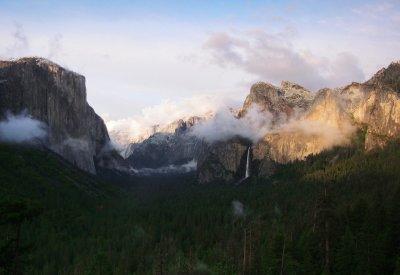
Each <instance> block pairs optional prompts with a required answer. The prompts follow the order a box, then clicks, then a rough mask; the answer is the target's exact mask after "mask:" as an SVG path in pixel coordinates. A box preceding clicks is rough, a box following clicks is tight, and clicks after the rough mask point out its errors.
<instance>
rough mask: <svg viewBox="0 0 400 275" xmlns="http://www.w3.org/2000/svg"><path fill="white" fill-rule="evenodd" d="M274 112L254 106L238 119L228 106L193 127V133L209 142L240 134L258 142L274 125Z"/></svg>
mask: <svg viewBox="0 0 400 275" xmlns="http://www.w3.org/2000/svg"><path fill="white" fill-rule="evenodd" d="M272 118H273V117H272V114H271V113H269V112H265V111H264V112H262V111H261V109H260V107H259V106H257V105H255V106H252V107H251V108H250V109H249V110H248V112H246V115H245V116H244V117H242V118H240V119H238V118H237V117H236V116H235V115H234V114H233V113H232V112H231V111H230V110H229V109H228V108H223V109H220V110H219V111H218V112H217V113H216V114H215V116H214V117H213V118H212V119H210V120H207V121H204V122H203V123H200V124H197V125H195V126H194V127H193V129H192V131H191V134H192V135H194V136H196V137H198V138H201V139H204V140H206V141H207V142H209V143H213V142H216V141H226V140H229V139H231V138H233V137H235V136H240V137H243V138H247V139H249V140H251V141H252V142H253V143H256V142H257V141H258V140H260V139H261V138H262V137H263V136H265V135H266V134H267V133H268V132H269V131H270V130H271V126H272Z"/></svg>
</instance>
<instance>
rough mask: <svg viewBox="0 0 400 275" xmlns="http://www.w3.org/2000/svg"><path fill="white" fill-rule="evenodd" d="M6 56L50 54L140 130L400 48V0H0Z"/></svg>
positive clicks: (397, 54)
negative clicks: (264, 85)
mask: <svg viewBox="0 0 400 275" xmlns="http://www.w3.org/2000/svg"><path fill="white" fill-rule="evenodd" d="M0 26H1V27H0V37H1V39H0V58H2V59H10V58H18V57H22V56H42V57H46V58H48V59H50V60H52V61H54V62H56V63H58V64H60V65H62V66H65V67H67V68H69V69H71V70H73V71H76V72H78V73H80V74H83V75H84V76H85V77H86V85H87V94H88V101H89V103H90V104H91V105H92V106H93V107H94V109H95V110H96V112H97V113H98V114H100V115H101V116H102V117H103V118H104V119H105V120H106V122H107V125H108V127H109V128H110V127H114V126H116V125H118V127H123V128H129V129H130V130H129V131H136V132H140V131H142V130H141V128H143V127H142V126H143V125H145V126H146V125H147V126H148V125H150V124H154V123H161V124H162V123H167V122H169V121H171V120H174V119H177V118H179V117H180V116H186V115H190V114H195V115H198V114H201V113H202V112H203V113H204V112H205V111H207V110H209V109H210V110H215V109H217V108H219V107H220V106H221V105H226V104H228V105H232V106H239V105H240V104H241V103H242V102H243V100H244V98H245V96H246V95H247V94H248V92H249V89H250V87H251V84H252V83H254V82H257V81H267V82H270V83H273V84H276V85H279V84H280V82H281V81H282V80H289V81H293V82H296V83H298V84H300V85H303V86H304V87H306V88H308V89H310V90H312V91H317V90H318V89H320V88H324V87H337V86H343V85H345V84H347V83H349V82H352V81H364V80H366V79H368V78H369V77H371V75H372V74H373V73H374V72H376V71H377V70H379V69H380V68H382V67H384V66H387V65H388V64H390V62H392V61H394V60H399V59H400V0H388V1H342V0H336V1H316V0H304V1H251V0H243V1H238V0H231V1H217V0H215V1H207V0H197V1H196V0H185V1H183V0H182V1H172V0H171V1H161V0H160V1H128V0H125V1H124V0H115V1H103V0H97V1H94V0H93V1H85V0H80V1H75V0H70V1H52V0H30V1H28V0H25V1H24V0H10V1H5V0H0Z"/></svg>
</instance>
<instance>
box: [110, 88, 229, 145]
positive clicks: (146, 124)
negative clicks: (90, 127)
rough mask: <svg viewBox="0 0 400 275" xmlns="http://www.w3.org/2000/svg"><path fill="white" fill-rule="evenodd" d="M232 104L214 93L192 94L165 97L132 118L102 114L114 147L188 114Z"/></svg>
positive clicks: (188, 115) (194, 114)
mask: <svg viewBox="0 0 400 275" xmlns="http://www.w3.org/2000/svg"><path fill="white" fill-rule="evenodd" d="M226 105H230V106H232V105H233V106H234V105H235V102H231V101H229V100H227V99H225V98H221V97H216V96H194V97H191V98H184V99H181V100H177V101H171V100H167V101H164V102H162V103H161V104H158V105H155V106H152V107H148V108H144V109H143V110H142V111H141V114H139V115H136V116H134V117H130V118H125V119H119V120H111V119H108V118H107V116H104V118H105V123H106V125H107V128H108V131H109V133H110V137H111V139H112V141H113V143H114V144H115V146H116V147H121V146H122V147H123V146H124V145H127V144H129V143H132V142H140V141H142V140H144V139H146V138H148V137H149V136H150V135H152V134H154V132H155V130H157V129H159V128H163V127H164V126H167V125H168V124H170V123H172V122H174V121H176V120H178V119H186V118H188V117H191V116H204V115H207V114H212V113H214V112H216V110H218V109H219V108H221V106H226Z"/></svg>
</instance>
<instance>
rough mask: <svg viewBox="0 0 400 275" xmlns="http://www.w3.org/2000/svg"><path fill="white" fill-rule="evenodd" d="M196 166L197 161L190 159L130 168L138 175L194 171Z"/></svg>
mask: <svg viewBox="0 0 400 275" xmlns="http://www.w3.org/2000/svg"><path fill="white" fill-rule="evenodd" d="M196 168H197V162H196V161H195V160H191V161H189V162H188V163H185V164H182V165H168V166H163V167H159V168H141V169H132V170H133V172H134V173H135V174H137V175H139V176H151V175H160V174H184V173H189V172H192V171H195V170H196Z"/></svg>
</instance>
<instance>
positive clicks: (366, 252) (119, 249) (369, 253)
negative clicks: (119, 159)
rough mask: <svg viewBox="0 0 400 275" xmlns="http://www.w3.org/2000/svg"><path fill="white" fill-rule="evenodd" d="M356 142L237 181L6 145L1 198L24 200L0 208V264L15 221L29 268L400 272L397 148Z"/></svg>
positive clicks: (1, 155)
mask: <svg viewBox="0 0 400 275" xmlns="http://www.w3.org/2000/svg"><path fill="white" fill-rule="evenodd" d="M359 140H360V141H359V145H358V146H355V147H352V148H334V149H332V150H330V151H327V152H323V153H321V154H319V155H317V156H310V157H309V158H307V159H306V160H305V161H296V162H293V163H290V164H287V165H282V166H281V167H279V168H278V171H277V173H276V174H275V175H274V176H273V177H271V178H269V179H263V178H252V179H251V180H250V181H249V182H248V183H247V184H245V185H241V186H227V185H218V184H213V185H198V184H197V183H196V181H195V180H194V178H193V177H191V176H179V177H175V178H172V177H169V178H166V177H163V178H143V179H126V180H124V184H123V185H121V184H117V183H112V182H103V181H102V180H99V179H98V178H96V177H93V176H89V175H87V174H85V173H83V172H81V171H78V170H77V169H75V168H73V167H72V166H70V165H68V164H67V163H65V162H63V161H62V160H61V159H59V158H57V157H56V156H55V155H53V154H51V153H49V152H45V151H39V150H36V149H31V148H22V147H14V146H7V145H0V196H1V197H2V198H4V199H5V200H7V201H8V202H10V201H11V202H24V203H22V204H20V205H19V206H18V203H16V204H14V206H13V207H14V208H13V207H11V208H10V204H8V206H2V207H0V209H1V211H0V217H1V222H2V224H3V225H1V229H4V230H1V232H8V233H7V234H8V235H7V234H6V235H5V238H3V239H2V241H3V242H2V244H3V245H2V246H1V250H0V255H1V263H6V262H7V261H12V257H11V258H10V257H9V258H7V255H10V253H9V252H7V251H9V250H10V247H11V246H12V245H11V244H10V243H9V242H7V240H9V239H10V238H8V239H7V236H11V235H12V234H13V232H14V231H13V228H14V227H15V223H14V221H17V223H20V224H21V247H23V246H29V247H30V249H27V250H21V254H20V257H21V266H22V265H23V271H24V272H25V273H27V274H243V273H244V274H323V273H334V274H391V273H394V272H397V273H398V272H399V270H400V268H399V266H400V264H399V262H400V261H399V259H400V251H399V248H400V182H399V181H400V169H398V166H399V164H400V146H399V145H398V143H393V144H389V145H388V146H387V147H386V148H384V149H383V150H376V151H373V152H368V153H365V152H364V151H363V150H361V149H360V148H361V146H362V143H363V138H362V133H360V137H359ZM119 182H121V181H119ZM234 201H240V202H241V203H243V205H244V209H243V212H242V213H241V212H239V213H238V212H235V211H233V206H232V203H233V202H234ZM31 202H35V203H33V204H32V203H31ZM29 205H32V206H33V205H35V206H34V207H33V209H40V215H38V216H37V215H33V216H32V218H25V217H30V213H38V212H35V211H33V212H30V210H28V209H29V207H28V206H29ZM16 206H18V207H16ZM25 207H28V208H25ZM2 213H3V214H2ZM2 266H5V265H2ZM4 270H6V269H5V268H3V271H4ZM21 270H22V268H21Z"/></svg>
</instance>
